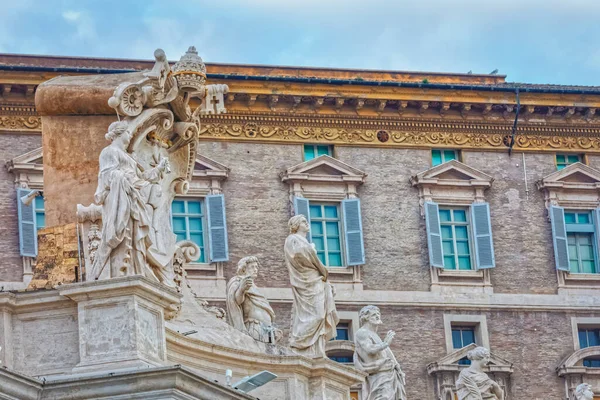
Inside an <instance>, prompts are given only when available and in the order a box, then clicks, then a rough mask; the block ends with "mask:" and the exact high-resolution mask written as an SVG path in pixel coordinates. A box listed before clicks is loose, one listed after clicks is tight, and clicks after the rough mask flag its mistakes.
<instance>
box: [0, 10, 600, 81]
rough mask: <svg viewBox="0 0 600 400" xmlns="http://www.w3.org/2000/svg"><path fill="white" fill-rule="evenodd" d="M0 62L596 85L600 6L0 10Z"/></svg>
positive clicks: (598, 77)
mask: <svg viewBox="0 0 600 400" xmlns="http://www.w3.org/2000/svg"><path fill="white" fill-rule="evenodd" d="M0 12H1V13H2V23H1V24H0V52H2V53H26V54H52V55H69V56H97V57H114V58H142V59H150V58H152V54H153V51H154V49H155V48H158V47H160V48H163V49H164V50H165V52H166V53H167V56H168V57H169V59H178V58H179V56H180V55H181V54H183V53H184V52H185V50H186V49H187V47H188V46H189V45H195V46H196V47H197V48H198V51H199V53H200V55H201V56H202V57H203V58H204V60H205V61H208V62H224V63H246V64H275V65H299V66H320V67H339V68H369V69H394V70H409V71H410V70H419V71H439V72H467V71H469V70H471V71H473V73H489V72H490V71H492V70H494V69H498V70H499V73H501V74H506V75H508V77H507V80H508V81H513V82H530V83H557V84H574V85H575V84H577V85H600V1H598V0H560V1H559V0H502V1H497V0H413V1H405V0H396V1H393V0H387V1H382V0H368V1H364V0H363V1H358V0H245V1H243V0H213V1H204V0H180V1H177V0H161V1H155V0H146V1H127V0H121V1H117V0H97V1H90V0H0Z"/></svg>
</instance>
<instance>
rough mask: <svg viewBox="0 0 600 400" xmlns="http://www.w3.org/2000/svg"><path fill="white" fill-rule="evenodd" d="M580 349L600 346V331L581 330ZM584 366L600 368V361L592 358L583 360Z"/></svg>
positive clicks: (579, 332)
mask: <svg viewBox="0 0 600 400" xmlns="http://www.w3.org/2000/svg"><path fill="white" fill-rule="evenodd" d="M578 334H579V347H580V348H581V349H585V348H586V347H591V346H600V329H598V328H581V327H580V328H579V331H578ZM583 366H584V367H588V368H600V359H598V358H594V357H590V358H584V359H583Z"/></svg>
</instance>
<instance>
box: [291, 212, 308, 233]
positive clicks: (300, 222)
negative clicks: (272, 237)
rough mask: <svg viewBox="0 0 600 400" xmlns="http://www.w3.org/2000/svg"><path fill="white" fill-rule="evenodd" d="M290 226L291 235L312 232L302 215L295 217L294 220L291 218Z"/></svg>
mask: <svg viewBox="0 0 600 400" xmlns="http://www.w3.org/2000/svg"><path fill="white" fill-rule="evenodd" d="M288 226H289V228H290V233H301V234H306V233H307V232H308V231H309V230H310V227H309V226H308V221H307V220H306V217H305V216H304V215H302V214H300V215H294V216H293V217H292V218H290V221H289V222H288Z"/></svg>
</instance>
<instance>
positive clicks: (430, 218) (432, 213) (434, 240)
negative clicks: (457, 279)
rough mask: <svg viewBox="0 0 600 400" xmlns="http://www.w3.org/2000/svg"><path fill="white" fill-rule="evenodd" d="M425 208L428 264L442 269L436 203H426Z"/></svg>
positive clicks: (440, 229) (438, 213)
mask: <svg viewBox="0 0 600 400" xmlns="http://www.w3.org/2000/svg"><path fill="white" fill-rule="evenodd" d="M424 206H425V226H426V228H427V247H428V248H429V263H430V264H431V266H432V267H436V268H444V252H443V251H442V228H441V227H440V212H439V207H438V205H437V203H434V202H431V201H428V202H426V203H425V204H424Z"/></svg>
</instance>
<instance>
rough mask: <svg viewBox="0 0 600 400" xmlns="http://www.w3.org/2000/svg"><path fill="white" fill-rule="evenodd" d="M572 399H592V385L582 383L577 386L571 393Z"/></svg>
mask: <svg viewBox="0 0 600 400" xmlns="http://www.w3.org/2000/svg"><path fill="white" fill-rule="evenodd" d="M573 399H574V400H594V392H592V385H590V384H589V383H582V384H581V385H579V386H577V388H576V389H575V392H574V393H573Z"/></svg>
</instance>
